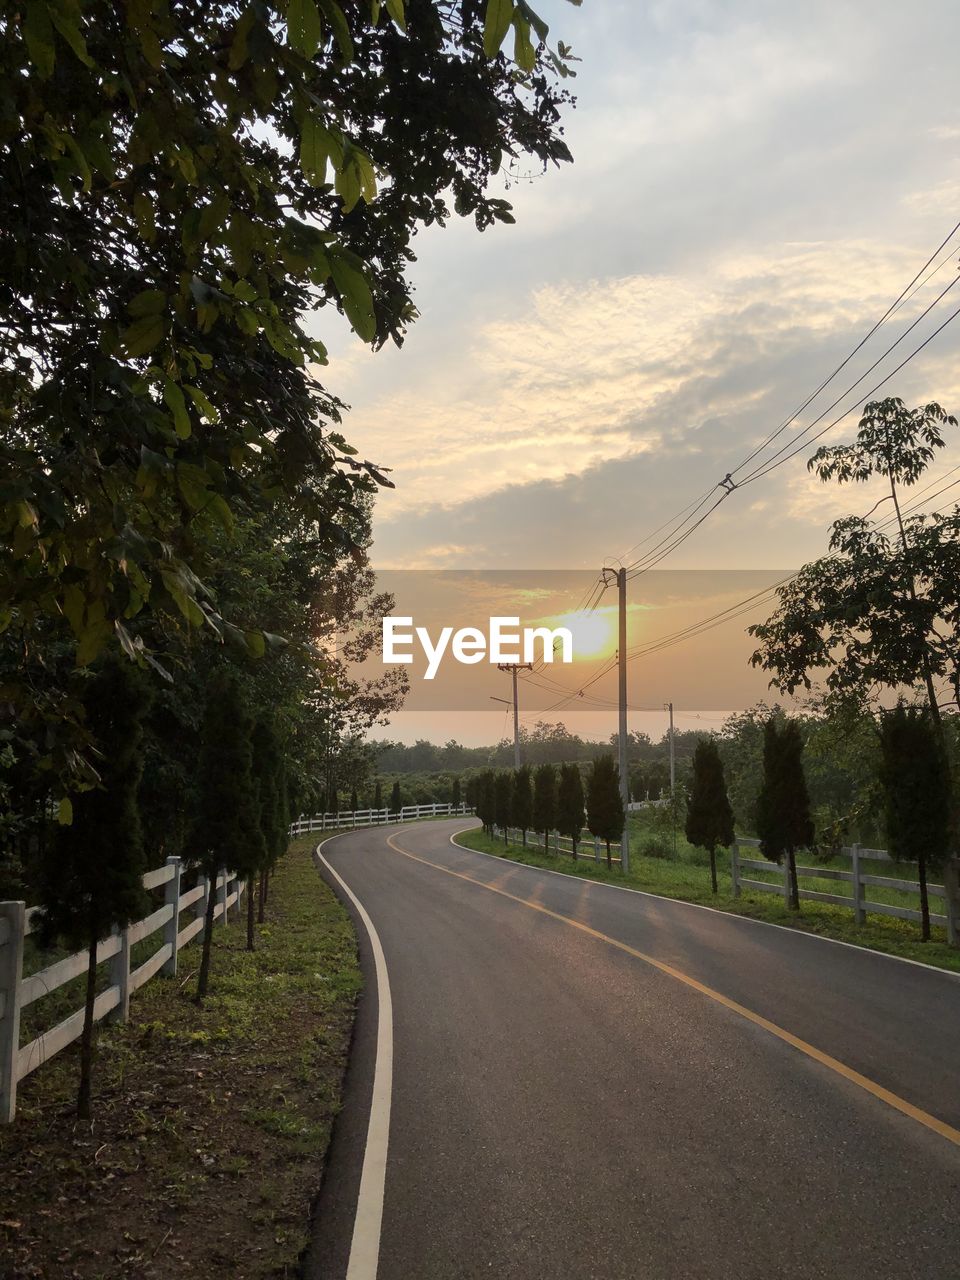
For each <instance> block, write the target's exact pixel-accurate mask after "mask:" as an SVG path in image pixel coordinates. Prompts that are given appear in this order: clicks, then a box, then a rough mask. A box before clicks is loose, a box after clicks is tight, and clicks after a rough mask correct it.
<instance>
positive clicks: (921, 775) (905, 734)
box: [880, 705, 951, 942]
mask: <svg viewBox="0 0 960 1280" xmlns="http://www.w3.org/2000/svg"><path fill="white" fill-rule="evenodd" d="M880 745H881V758H882V766H881V782H882V784H883V791H884V816H885V820H886V830H887V848H888V849H889V851H890V853H891V855H892V856H893V857H894V858H899V859H905V860H909V861H911V862H916V863H917V866H918V872H919V882H920V930H921V937H922V939H923V941H924V942H927V941H929V938H930V898H929V893H928V891H927V871H928V869H929V868H930V867H938V866H943V864H944V863H945V862H946V860H947V856H948V851H949V848H950V834H951V833H950V825H951V823H950V773H949V769H948V767H947V760H946V756H945V754H944V749H943V745H942V742H941V738H940V735H939V734H938V733H937V732H936V729H935V726H934V724H933V720H932V717H931V716H930V712H929V710H927V709H926V708H917V707H906V706H903V705H898V706H897V707H896V708H894V709H893V710H892V711H889V712H887V713H886V714H884V715H883V716H882V718H881V725H880Z"/></svg>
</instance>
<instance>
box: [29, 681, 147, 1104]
mask: <svg viewBox="0 0 960 1280" xmlns="http://www.w3.org/2000/svg"><path fill="white" fill-rule="evenodd" d="M83 701H84V707H85V711H86V723H87V727H88V728H89V730H90V732H91V733H92V735H93V737H94V740H95V742H96V746H97V749H98V751H99V753H100V755H99V766H100V784H99V786H97V787H95V788H94V789H93V790H90V791H84V792H81V793H80V794H79V795H77V796H76V797H75V798H74V800H73V821H72V823H71V824H70V825H69V826H66V827H62V828H60V831H59V833H58V838H57V839H56V840H55V841H53V842H51V843H50V844H48V845H47V846H46V848H45V849H44V850H43V856H42V859H41V864H40V869H39V870H40V874H39V881H40V883H39V892H40V906H41V908H42V914H41V918H40V925H39V936H40V941H41V944H49V943H50V942H52V941H53V940H54V939H55V938H61V939H63V941H64V942H66V944H67V945H68V946H69V947H71V948H74V949H77V950H79V949H81V948H86V951H87V956H88V965H87V986H86V999H85V1001H84V1017H83V1031H82V1033H81V1037H80V1087H79V1091H78V1095H77V1115H78V1117H79V1118H80V1119H81V1120H88V1119H89V1118H90V1092H91V1082H92V1077H93V1057H94V1047H93V1025H94V1024H93V1007H94V1001H95V998H96V972H97V943H98V942H100V941H101V940H102V939H103V938H105V937H106V936H107V934H108V933H109V932H110V929H111V927H113V926H117V927H118V928H123V927H124V926H125V925H128V924H130V922H131V921H133V920H136V919H138V918H139V917H141V916H144V915H146V913H147V910H148V909H149V902H148V899H147V896H146V894H145V892H144V889H143V873H144V871H145V870H146V865H145V859H144V853H143V839H142V834H141V829H140V812H139V809H138V806H137V788H138V786H139V783H140V774H141V770H142V759H143V757H142V728H141V724H142V721H143V717H144V715H145V713H146V710H147V701H148V700H147V697H146V694H145V692H144V686H143V683H142V681H141V679H140V676H139V673H138V672H137V670H136V668H135V667H134V666H133V665H132V664H131V663H129V662H128V661H127V660H126V659H116V660H113V661H110V662H106V663H104V665H103V666H102V667H101V668H100V670H99V671H98V672H97V674H96V675H95V676H93V677H92V678H91V680H90V681H89V683H88V685H87V689H86V693H85V696H84V700H83Z"/></svg>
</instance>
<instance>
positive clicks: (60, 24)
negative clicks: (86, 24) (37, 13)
mask: <svg viewBox="0 0 960 1280" xmlns="http://www.w3.org/2000/svg"><path fill="white" fill-rule="evenodd" d="M47 12H48V13H49V15H50V21H51V22H52V23H53V25H54V26H55V27H56V28H57V30H58V31H59V32H60V34H61V35H62V36H63V38H64V40H66V42H67V44H68V45H69V46H70V48H71V49H72V50H73V52H74V53H75V54H76V55H77V57H78V58H79V59H80V61H81V62H82V63H83V64H84V66H86V67H92V66H93V59H92V58H91V57H90V55H89V53H87V45H86V41H85V40H84V38H83V36H82V35H81V34H80V28H79V27H78V26H77V24H76V22H75V21H74V19H73V18H72V17H70V16H69V15H68V14H66V13H64V12H63V11H62V9H58V8H57V6H56V5H52V6H51V7H50V8H49V9H48V10H47Z"/></svg>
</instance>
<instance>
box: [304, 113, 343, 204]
mask: <svg viewBox="0 0 960 1280" xmlns="http://www.w3.org/2000/svg"><path fill="white" fill-rule="evenodd" d="M330 158H332V159H333V161H334V164H335V165H336V164H337V163H342V162H343V148H342V146H340V144H339V143H338V142H337V140H336V138H334V136H333V134H332V133H331V132H330V130H329V129H328V128H327V126H326V125H325V124H324V123H323V122H322V121H321V120H318V119H317V117H316V116H304V118H303V123H302V124H301V126H300V168H301V169H302V170H303V172H304V176H305V177H306V179H307V181H308V182H309V183H310V185H311V187H322V186H323V184H324V183H325V182H326V180H327V160H328V159H330Z"/></svg>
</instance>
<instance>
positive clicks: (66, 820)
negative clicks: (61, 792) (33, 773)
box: [57, 796, 73, 827]
mask: <svg viewBox="0 0 960 1280" xmlns="http://www.w3.org/2000/svg"><path fill="white" fill-rule="evenodd" d="M57 822H58V823H59V824H60V826H61V827H69V826H71V824H72V823H73V801H72V800H71V799H70V797H69V796H62V797H61V799H60V803H59V804H58V805H57Z"/></svg>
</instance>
